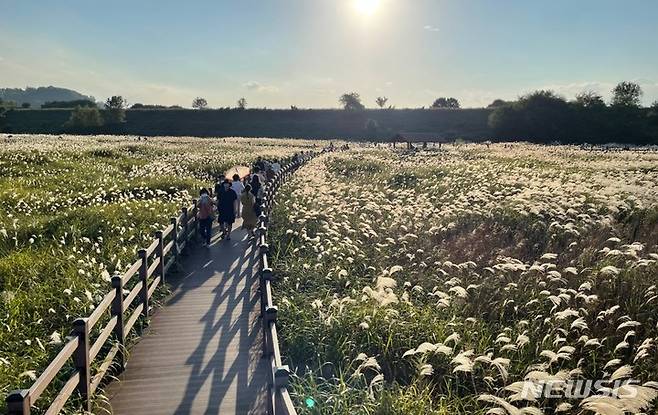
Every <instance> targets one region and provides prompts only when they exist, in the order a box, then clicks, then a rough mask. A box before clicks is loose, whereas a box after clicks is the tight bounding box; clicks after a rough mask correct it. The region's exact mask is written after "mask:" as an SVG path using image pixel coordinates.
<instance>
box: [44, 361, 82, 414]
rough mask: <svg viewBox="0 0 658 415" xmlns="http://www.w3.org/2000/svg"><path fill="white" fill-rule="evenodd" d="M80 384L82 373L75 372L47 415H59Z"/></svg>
mask: <svg viewBox="0 0 658 415" xmlns="http://www.w3.org/2000/svg"><path fill="white" fill-rule="evenodd" d="M78 383H80V372H75V373H74V374H73V376H71V377H70V378H69V380H68V381H66V383H65V384H64V386H63V387H62V389H61V390H60V392H59V394H58V395H57V397H56V398H55V400H54V401H53V403H52V404H51V405H50V408H48V410H47V411H46V415H55V414H58V413H59V411H61V410H62V408H63V407H64V405H65V404H66V401H67V400H68V399H69V397H70V396H71V394H72V393H73V391H74V390H75V388H76V387H77V386H78Z"/></svg>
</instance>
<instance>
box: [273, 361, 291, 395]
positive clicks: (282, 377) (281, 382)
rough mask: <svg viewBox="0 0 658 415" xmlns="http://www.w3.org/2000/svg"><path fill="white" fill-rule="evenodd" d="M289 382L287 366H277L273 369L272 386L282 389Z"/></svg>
mask: <svg viewBox="0 0 658 415" xmlns="http://www.w3.org/2000/svg"><path fill="white" fill-rule="evenodd" d="M289 381H290V368H289V367H288V365H283V366H277V368H276V369H274V386H276V388H277V389H278V388H282V387H286V386H288V383H289Z"/></svg>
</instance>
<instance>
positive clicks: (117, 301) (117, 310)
mask: <svg viewBox="0 0 658 415" xmlns="http://www.w3.org/2000/svg"><path fill="white" fill-rule="evenodd" d="M112 288H114V291H115V293H114V301H112V309H111V310H110V312H111V313H112V316H113V317H114V316H116V318H117V324H116V326H114V336H115V337H116V339H117V342H118V343H119V352H118V353H117V361H118V363H119V371H120V372H123V370H124V369H125V368H126V356H125V347H126V334H125V332H124V330H123V311H124V310H123V278H122V277H121V275H115V276H113V277H112Z"/></svg>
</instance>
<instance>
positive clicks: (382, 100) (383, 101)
mask: <svg viewBox="0 0 658 415" xmlns="http://www.w3.org/2000/svg"><path fill="white" fill-rule="evenodd" d="M375 102H376V103H377V105H378V106H379V108H384V106H386V103H387V102H388V98H386V97H377V99H376V100H375Z"/></svg>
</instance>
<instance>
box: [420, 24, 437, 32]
mask: <svg viewBox="0 0 658 415" xmlns="http://www.w3.org/2000/svg"><path fill="white" fill-rule="evenodd" d="M423 29H425V30H427V31H428V32H438V31H439V28H438V27H436V26H432V25H431V24H428V25H425V26H423Z"/></svg>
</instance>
